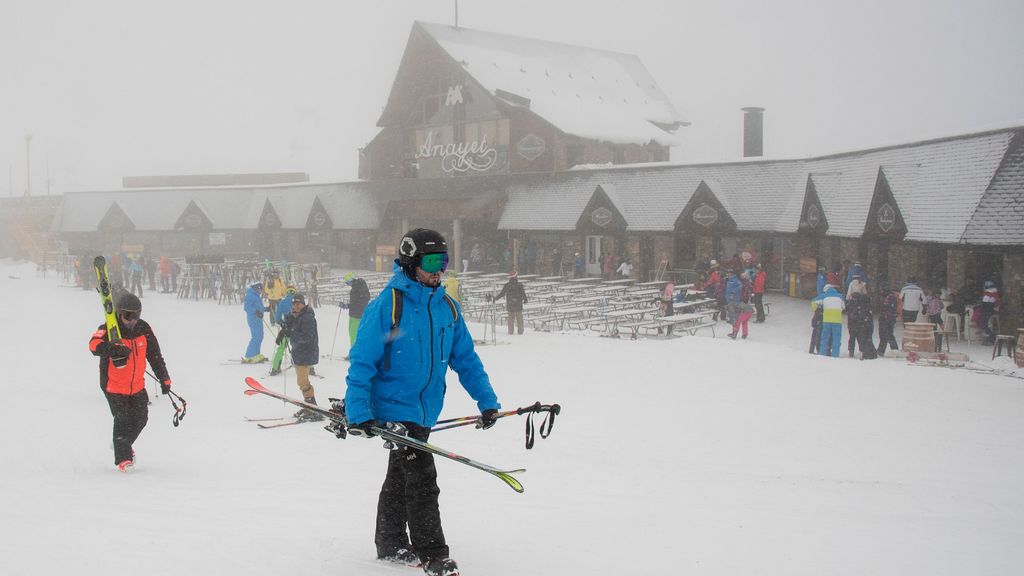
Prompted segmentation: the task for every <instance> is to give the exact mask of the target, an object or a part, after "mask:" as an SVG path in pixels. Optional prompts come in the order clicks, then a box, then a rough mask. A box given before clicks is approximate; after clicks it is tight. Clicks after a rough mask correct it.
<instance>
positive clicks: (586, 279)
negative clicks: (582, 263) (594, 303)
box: [566, 276, 601, 284]
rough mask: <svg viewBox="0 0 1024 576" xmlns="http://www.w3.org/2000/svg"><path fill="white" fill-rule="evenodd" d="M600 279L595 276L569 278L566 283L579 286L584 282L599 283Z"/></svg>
mask: <svg viewBox="0 0 1024 576" xmlns="http://www.w3.org/2000/svg"><path fill="white" fill-rule="evenodd" d="M600 281H601V279H600V278H598V277H597V276H584V277H582V278H570V279H569V280H566V282H572V283H573V284H580V283H585V282H600Z"/></svg>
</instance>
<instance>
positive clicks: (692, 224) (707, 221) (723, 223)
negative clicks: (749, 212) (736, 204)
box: [675, 180, 736, 235]
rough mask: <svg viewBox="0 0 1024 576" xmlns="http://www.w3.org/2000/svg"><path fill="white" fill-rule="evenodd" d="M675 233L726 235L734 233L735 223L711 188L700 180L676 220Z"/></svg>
mask: <svg viewBox="0 0 1024 576" xmlns="http://www.w3.org/2000/svg"><path fill="white" fill-rule="evenodd" d="M675 231H676V232H677V233H691V234H703V235H707V234H714V235H728V234H732V233H734V232H736V221H735V220H734V219H733V217H732V215H731V214H730V213H729V211H728V210H727V209H726V208H725V205H724V204H723V203H722V202H721V201H720V200H719V199H718V196H716V195H715V192H714V191H713V190H712V186H711V185H709V184H708V183H707V182H706V181H704V180H701V181H700V184H698V185H697V189H696V190H695V191H694V193H693V196H691V197H690V201H689V202H687V203H686V206H684V207H683V211H682V212H680V213H679V217H678V218H676V223H675Z"/></svg>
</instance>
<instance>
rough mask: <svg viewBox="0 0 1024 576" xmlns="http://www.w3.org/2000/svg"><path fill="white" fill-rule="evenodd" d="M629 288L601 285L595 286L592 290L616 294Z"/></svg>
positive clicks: (599, 292)
mask: <svg viewBox="0 0 1024 576" xmlns="http://www.w3.org/2000/svg"><path fill="white" fill-rule="evenodd" d="M627 289H628V288H627V287H626V286H606V285H603V284H602V285H601V286H598V287H597V288H593V289H591V290H590V291H591V292H596V293H598V294H614V293H616V292H625V291H626V290H627Z"/></svg>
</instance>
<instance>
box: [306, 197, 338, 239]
mask: <svg viewBox="0 0 1024 576" xmlns="http://www.w3.org/2000/svg"><path fill="white" fill-rule="evenodd" d="M332 228H334V222H333V221H332V220H331V216H330V214H328V213H327V210H326V209H324V205H323V202H321V201H320V197H319V196H317V197H316V198H314V199H313V206H312V207H311V208H310V209H309V217H308V218H306V229H307V230H313V231H318V232H319V231H325V230H330V229H332Z"/></svg>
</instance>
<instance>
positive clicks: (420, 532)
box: [374, 422, 448, 562]
mask: <svg viewBox="0 0 1024 576" xmlns="http://www.w3.org/2000/svg"><path fill="white" fill-rule="evenodd" d="M402 424H404V425H405V426H406V428H407V429H408V430H409V436H411V437H413V438H415V439H417V440H423V441H426V440H427V437H428V436H430V429H429V428H424V427H422V426H418V425H416V424H413V423H411V422H403V423H402ZM440 493H441V490H440V489H439V488H438V487H437V468H435V467H434V455H433V454H430V453H428V452H422V451H420V450H415V449H412V448H406V449H402V450H392V451H391V454H390V455H389V456H388V473H387V476H385V477H384V485H383V486H381V489H380V498H379V500H378V501H377V533H376V537H375V539H374V541H375V543H376V544H377V555H378V556H385V555H388V554H391V553H393V552H394V551H395V550H397V549H399V548H410V546H409V543H410V540H411V543H412V546H411V549H412V551H413V552H415V553H416V554H417V555H419V557H420V559H421V560H423V561H424V562H426V561H427V560H429V559H430V558H446V557H448V545H447V544H446V543H445V539H444V531H443V530H442V529H441V511H440V509H439V508H438V505H437V497H438V495H439V494H440ZM407 527H408V533H407V532H406V528H407Z"/></svg>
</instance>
